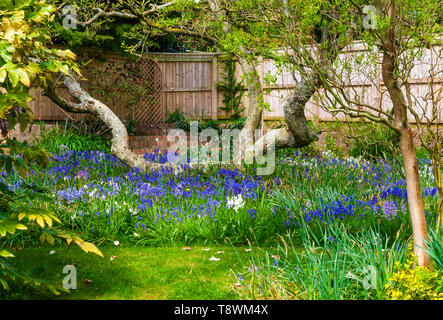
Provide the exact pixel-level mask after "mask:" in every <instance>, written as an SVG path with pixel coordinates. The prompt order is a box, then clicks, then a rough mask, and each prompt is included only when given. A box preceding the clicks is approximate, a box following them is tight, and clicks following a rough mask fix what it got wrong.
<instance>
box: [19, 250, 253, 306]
mask: <svg viewBox="0 0 443 320" xmlns="http://www.w3.org/2000/svg"><path fill="white" fill-rule="evenodd" d="M203 248H210V249H211V250H210V251H204V250H202V249H203ZM52 250H54V251H55V253H53V254H50V251H52ZM100 250H102V252H103V255H104V258H101V257H98V256H96V255H93V254H86V253H84V252H82V251H81V250H80V249H79V248H75V247H72V248H66V247H39V248H36V247H34V248H26V249H22V250H19V251H17V252H15V253H14V254H15V255H16V258H15V259H14V263H16V264H17V266H18V267H20V269H21V270H27V271H32V272H35V276H36V277H39V278H45V279H52V280H54V281H56V282H59V283H60V284H61V283H62V280H63V278H64V277H65V276H66V275H67V274H63V272H62V271H63V267H64V266H65V265H68V264H73V263H75V266H76V268H77V276H78V277H77V279H78V280H77V290H70V292H69V293H64V292H62V293H61V295H60V296H58V298H60V299H133V300H136V299H137V300H139V299H185V300H186V299H237V298H238V297H237V295H236V293H235V292H234V291H233V290H232V289H233V286H234V284H235V279H234V277H232V271H231V268H236V267H241V266H239V264H240V259H239V257H240V258H242V260H243V262H244V263H246V262H245V261H247V258H248V256H249V255H250V253H248V252H246V251H245V248H243V247H242V248H233V247H213V246H212V247H191V249H190V250H189V251H185V250H183V248H169V247H124V246H119V247H111V246H105V247H100ZM217 251H224V254H221V253H220V254H217ZM111 256H116V258H114V259H113V260H111ZM212 256H215V257H217V258H219V259H220V260H219V261H210V258H211V257H212ZM243 258H244V259H243ZM85 279H89V280H91V281H92V282H91V283H89V284H86V283H85V282H84V280H85ZM11 298H14V299H17V298H18V299H23V298H24V299H54V295H52V294H51V293H43V292H40V291H38V290H35V289H26V291H21V292H20V293H18V296H13V297H11Z"/></svg>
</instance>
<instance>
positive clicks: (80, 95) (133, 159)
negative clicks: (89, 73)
mask: <svg viewBox="0 0 443 320" xmlns="http://www.w3.org/2000/svg"><path fill="white" fill-rule="evenodd" d="M64 84H65V86H66V87H67V88H68V90H69V93H70V94H71V96H72V97H74V98H75V99H77V100H78V101H79V102H78V103H74V102H71V101H68V100H66V99H64V98H63V97H61V96H59V95H58V94H57V93H56V91H55V88H54V87H51V86H49V87H48V88H47V89H46V92H45V93H46V95H47V96H48V97H49V98H50V99H51V100H52V101H53V102H54V103H55V104H57V105H58V106H59V107H60V108H62V109H64V110H66V111H68V112H73V113H89V114H93V115H95V116H96V117H98V118H99V119H100V120H102V121H103V122H104V123H105V124H106V125H107V126H108V127H109V128H110V129H111V132H112V140H111V153H112V154H113V155H115V156H116V157H117V158H119V159H120V160H122V161H123V162H124V163H126V164H127V165H129V166H131V167H136V168H140V169H146V168H148V167H149V168H151V169H156V168H160V167H164V166H165V165H163V164H158V163H151V162H147V161H145V159H144V158H143V156H141V155H137V154H135V153H134V152H132V151H131V149H130V148H129V136H128V133H127V131H126V127H125V125H124V124H123V123H122V121H121V120H120V119H119V118H118V117H117V116H116V115H115V113H114V112H113V111H112V110H111V109H110V108H109V107H108V106H107V105H105V104H104V103H102V102H101V101H99V100H97V99H95V98H93V97H91V95H89V93H87V92H86V91H85V90H83V89H82V88H81V86H80V84H79V83H78V81H76V80H75V79H74V78H73V77H71V76H65V77H64Z"/></svg>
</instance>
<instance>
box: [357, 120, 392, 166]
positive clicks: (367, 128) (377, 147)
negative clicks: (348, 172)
mask: <svg viewBox="0 0 443 320" xmlns="http://www.w3.org/2000/svg"><path fill="white" fill-rule="evenodd" d="M355 128H356V129H355V130H356V132H355V133H354V134H353V137H352V139H353V140H354V141H353V142H352V144H351V147H350V149H349V155H350V156H353V157H360V156H361V157H363V158H366V159H369V160H374V159H377V158H383V159H391V158H392V155H393V154H399V152H398V146H399V143H400V142H399V137H398V135H397V134H396V133H395V132H394V131H392V130H390V129H389V128H386V126H383V125H380V124H377V123H365V124H363V125H361V126H358V127H355ZM368 133H370V134H368Z"/></svg>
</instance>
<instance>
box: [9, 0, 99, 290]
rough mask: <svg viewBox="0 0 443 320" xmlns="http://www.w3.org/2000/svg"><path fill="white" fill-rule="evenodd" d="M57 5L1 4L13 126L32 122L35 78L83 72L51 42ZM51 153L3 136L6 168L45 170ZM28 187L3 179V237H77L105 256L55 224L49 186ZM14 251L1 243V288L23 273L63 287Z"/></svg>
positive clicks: (44, 82)
mask: <svg viewBox="0 0 443 320" xmlns="http://www.w3.org/2000/svg"><path fill="white" fill-rule="evenodd" d="M16 2H17V3H16ZM54 10H55V9H54V7H52V6H51V5H48V4H47V3H46V2H45V1H34V0H28V1H13V3H12V4H11V3H10V2H8V3H4V2H2V3H1V4H0V18H1V24H0V91H1V93H2V95H1V96H0V118H2V119H5V118H7V119H8V122H9V127H10V128H13V127H14V126H15V124H16V122H17V121H18V122H19V124H20V129H21V130H22V131H24V130H25V129H26V127H27V126H28V124H29V122H32V114H31V111H30V109H29V107H28V106H27V104H26V103H27V102H29V101H30V100H31V96H30V95H29V89H30V87H31V85H32V84H35V85H37V86H42V87H47V86H49V85H53V78H52V73H53V72H61V73H63V74H69V72H70V70H72V71H73V72H74V73H77V74H80V71H79V69H78V66H77V65H76V63H75V55H74V54H73V53H72V52H71V51H69V50H59V49H53V48H49V47H48V45H50V39H51V36H50V33H49V31H48V29H47V27H46V25H47V23H49V22H50V21H51V20H52V19H53V15H52V14H53V12H54ZM49 157H50V155H49V153H48V152H47V151H44V150H38V149H36V148H34V147H31V146H29V145H28V144H27V143H26V142H25V143H20V142H18V141H17V140H16V139H15V138H14V139H9V138H4V139H1V140H0V172H6V173H7V174H17V175H19V176H21V177H22V178H25V177H26V176H27V175H28V174H29V172H31V170H32V171H34V172H36V174H39V172H40V170H39V168H40V167H44V166H46V164H47V163H48V158H49ZM24 190H25V191H22V192H18V191H16V190H15V188H14V187H13V186H10V185H7V184H5V183H3V182H0V240H1V243H6V242H7V239H8V238H9V237H11V236H15V235H16V234H17V233H21V232H25V231H27V232H29V233H33V234H35V233H37V234H40V241H41V242H42V243H45V242H47V243H49V244H54V243H55V241H56V239H57V238H58V239H63V240H64V241H65V242H66V243H67V244H68V245H69V244H70V243H71V242H73V243H75V244H77V245H78V246H79V247H80V248H82V250H83V251H85V252H93V253H95V254H98V255H101V256H102V254H101V252H100V251H99V250H98V249H97V247H96V246H95V245H93V244H92V243H89V242H85V241H83V240H82V239H81V238H80V237H78V236H77V235H75V234H73V233H71V232H68V231H65V230H63V229H58V228H56V227H54V224H55V223H60V222H61V221H60V220H59V219H58V218H57V216H56V215H55V214H54V213H53V212H51V211H49V210H46V209H44V208H41V207H40V205H39V201H40V200H43V199H45V195H44V191H45V190H43V189H42V188H39V187H37V186H35V185H28V186H27V187H25V188H24ZM46 200H47V198H46ZM20 201H24V202H20ZM24 203H26V205H23V204H24ZM13 257H14V255H13V254H12V253H11V252H10V251H9V250H7V249H5V248H3V247H0V285H1V287H0V290H1V289H3V290H9V289H10V286H9V283H10V282H11V281H15V280H17V279H21V280H23V281H24V282H25V283H29V284H32V285H40V284H45V286H46V287H47V288H48V289H49V290H51V291H52V292H53V293H55V294H58V291H57V287H60V286H56V285H54V284H51V283H49V282H45V281H42V280H39V279H35V278H33V277H31V276H29V275H28V274H27V273H25V272H23V271H21V270H17V269H16V268H14V267H13V266H12V265H11V264H10V263H9V259H11V258H13Z"/></svg>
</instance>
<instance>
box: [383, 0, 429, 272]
mask: <svg viewBox="0 0 443 320" xmlns="http://www.w3.org/2000/svg"><path fill="white" fill-rule="evenodd" d="M389 15H390V18H391V22H390V23H391V25H392V28H390V29H388V32H387V34H386V37H385V43H384V46H383V61H382V77H383V82H384V84H385V85H386V88H387V90H388V93H389V96H390V99H391V101H392V105H393V108H394V109H393V110H394V125H395V127H396V128H397V133H398V134H399V135H400V151H401V154H402V157H403V162H404V169H405V178H406V191H407V195H408V206H409V213H410V216H411V224H412V231H413V237H414V253H415V255H416V256H417V257H418V264H419V266H424V267H428V268H429V267H430V259H429V255H428V254H427V252H426V251H425V248H426V244H425V240H426V239H427V238H428V231H427V225H426V217H425V212H424V207H423V199H422V196H421V188H420V177H419V173H418V163H417V157H416V154H415V146H414V142H413V135H412V130H411V127H410V126H409V122H408V117H407V104H406V99H405V97H404V95H403V92H402V90H401V88H400V85H399V83H398V72H399V69H398V68H399V66H398V63H399V62H398V48H397V34H396V30H395V20H396V12H395V2H392V3H391V4H390V8H389Z"/></svg>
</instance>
